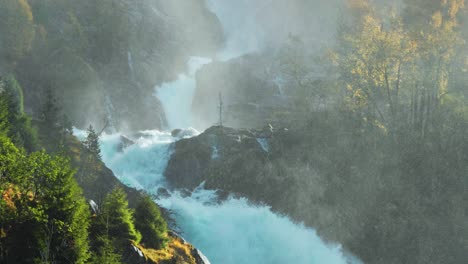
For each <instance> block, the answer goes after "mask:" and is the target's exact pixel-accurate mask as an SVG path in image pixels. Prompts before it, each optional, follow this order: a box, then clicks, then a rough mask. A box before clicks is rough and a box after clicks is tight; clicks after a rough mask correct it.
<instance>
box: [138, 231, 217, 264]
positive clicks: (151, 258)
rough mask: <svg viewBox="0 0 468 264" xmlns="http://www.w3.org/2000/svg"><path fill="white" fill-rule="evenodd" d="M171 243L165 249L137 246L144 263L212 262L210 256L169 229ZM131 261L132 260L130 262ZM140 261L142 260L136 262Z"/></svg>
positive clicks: (208, 263)
mask: <svg viewBox="0 0 468 264" xmlns="http://www.w3.org/2000/svg"><path fill="white" fill-rule="evenodd" d="M168 235H169V243H168V245H167V247H166V248H165V249H160V250H155V249H148V248H145V247H144V246H142V245H138V246H136V248H137V249H138V251H137V252H141V254H142V258H140V261H142V260H144V261H145V262H144V263H150V264H210V261H209V260H208V258H207V257H206V256H205V255H203V253H202V252H201V251H200V250H198V249H197V248H195V247H194V246H193V245H191V244H190V243H188V242H187V241H185V239H184V238H183V237H181V236H180V235H179V234H177V233H175V232H173V231H169V233H168ZM130 263H131V262H130ZM136 263H140V262H136Z"/></svg>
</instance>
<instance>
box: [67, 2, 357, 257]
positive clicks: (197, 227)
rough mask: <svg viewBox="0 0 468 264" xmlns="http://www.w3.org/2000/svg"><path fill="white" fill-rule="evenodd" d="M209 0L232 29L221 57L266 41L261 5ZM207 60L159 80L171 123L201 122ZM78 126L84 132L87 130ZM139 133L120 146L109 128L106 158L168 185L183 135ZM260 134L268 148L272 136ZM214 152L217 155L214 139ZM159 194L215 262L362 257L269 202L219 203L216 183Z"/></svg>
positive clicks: (126, 174)
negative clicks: (201, 82) (196, 114)
mask: <svg viewBox="0 0 468 264" xmlns="http://www.w3.org/2000/svg"><path fill="white" fill-rule="evenodd" d="M262 1H263V0H262ZM264 1H268V0H264ZM207 3H208V6H209V8H210V9H211V10H212V11H213V12H214V13H215V14H216V15H217V16H218V18H219V19H220V22H221V24H222V26H223V29H224V31H225V35H226V37H227V43H226V47H225V48H224V49H223V50H222V51H220V52H219V54H218V59H221V60H228V59H231V58H234V57H237V56H241V55H243V54H246V53H249V52H255V51H258V50H259V49H260V48H261V45H262V43H261V42H260V41H259V38H258V37H259V36H261V34H262V32H261V30H260V29H258V28H256V23H255V14H256V12H257V10H253V9H249V4H250V3H251V1H250V0H238V1H231V0H208V1H207ZM246 12H247V13H246ZM233 13H235V14H234V15H233ZM247 31H248V34H246V32H247ZM208 63H211V59H207V58H199V57H193V58H191V59H190V61H189V62H188V66H189V67H188V68H189V71H188V73H183V74H180V75H179V77H178V79H177V80H175V81H174V82H170V83H164V84H162V85H160V86H157V87H155V96H157V97H158V99H159V100H160V101H161V103H162V105H163V108H164V110H165V113H166V118H167V121H168V129H176V128H187V127H191V126H195V127H196V124H192V118H191V105H192V99H193V95H194V93H195V89H196V80H195V73H196V72H197V70H199V69H200V68H201V67H202V66H203V65H205V64H208ZM75 134H76V135H78V136H81V137H83V136H84V135H83V132H80V131H75ZM135 141H136V142H135V144H134V145H132V146H130V147H128V148H125V149H124V150H123V151H122V152H119V143H120V135H119V134H114V135H105V136H103V137H102V138H101V150H102V157H103V161H104V162H105V163H106V165H107V166H108V167H109V168H111V169H112V171H113V172H114V174H115V175H116V176H117V177H118V178H119V179H120V180H121V181H122V182H123V183H125V184H127V185H129V186H131V187H135V188H137V189H141V190H146V191H147V192H149V193H152V194H157V193H158V190H159V189H160V188H166V187H167V184H166V181H165V179H164V175H163V173H164V170H165V168H166V166H167V163H168V161H169V158H170V155H171V154H172V144H173V143H174V142H175V141H176V138H174V137H172V136H171V135H170V133H166V132H159V131H143V132H141V133H140V134H139V136H138V138H136V139H135ZM258 141H259V144H260V145H261V146H262V148H263V149H264V150H265V151H268V142H267V141H266V140H264V139H258ZM213 153H214V154H213V155H214V156H213V158H216V157H217V156H216V153H217V152H216V147H215V146H214V151H213ZM156 202H157V203H158V204H160V205H161V206H163V207H165V208H167V209H169V210H171V211H172V212H174V217H175V220H176V223H177V225H178V227H180V229H181V231H182V232H183V236H184V237H185V238H186V239H187V240H188V241H189V242H191V243H193V244H194V245H195V246H196V247H198V248H199V249H200V250H201V251H202V252H203V253H204V254H205V255H206V256H207V257H208V258H209V260H210V261H211V262H212V263H214V264H238V263H244V264H249V263H252V264H284V263H294V264H319V263H327V264H342V263H343V264H344V263H359V261H357V260H354V259H350V258H349V257H345V256H344V254H343V252H342V251H341V248H340V246H338V245H327V244H325V243H324V242H323V241H322V240H321V239H320V238H319V237H318V236H317V234H316V232H315V231H314V230H313V229H310V228H306V227H304V226H303V225H300V224H295V223H293V222H292V221H291V220H290V219H288V218H287V217H283V216H279V215H277V214H275V213H273V212H272V211H271V210H270V208H268V207H266V206H254V205H251V204H249V203H248V201H247V200H246V199H236V198H229V199H227V200H226V201H223V202H222V203H219V202H218V201H217V200H216V195H215V193H214V192H213V191H209V190H205V189H204V188H203V187H199V188H197V190H196V191H195V192H193V193H192V194H191V195H190V196H187V195H182V194H181V193H179V191H177V190H175V191H173V192H171V193H170V195H169V196H163V197H160V198H158V200H156Z"/></svg>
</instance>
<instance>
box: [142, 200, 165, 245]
mask: <svg viewBox="0 0 468 264" xmlns="http://www.w3.org/2000/svg"><path fill="white" fill-rule="evenodd" d="M135 227H136V228H137V230H138V231H140V232H141V235H142V239H141V242H142V243H143V244H144V245H145V246H147V247H151V248H155V249H161V248H165V247H166V246H167V243H168V237H167V224H166V221H165V220H164V219H163V218H162V216H161V212H160V211H159V208H158V206H157V205H156V204H155V203H154V201H152V200H151V198H150V197H149V196H147V195H145V196H143V197H142V198H141V199H140V201H139V203H138V205H137V207H136V209H135Z"/></svg>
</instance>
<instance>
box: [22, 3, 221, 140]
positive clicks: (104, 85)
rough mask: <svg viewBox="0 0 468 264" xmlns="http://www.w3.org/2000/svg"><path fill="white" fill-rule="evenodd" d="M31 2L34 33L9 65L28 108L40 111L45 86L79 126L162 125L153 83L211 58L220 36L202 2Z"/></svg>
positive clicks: (128, 127)
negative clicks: (191, 62) (193, 58)
mask: <svg viewBox="0 0 468 264" xmlns="http://www.w3.org/2000/svg"><path fill="white" fill-rule="evenodd" d="M29 2H30V5H31V10H32V13H33V16H34V23H35V27H36V28H37V31H38V32H37V34H36V39H35V40H34V42H33V45H32V49H31V51H30V53H28V54H27V55H26V56H24V57H23V58H22V59H21V60H20V61H18V63H17V64H16V65H17V66H16V68H15V69H14V73H15V75H16V76H17V79H18V80H19V82H20V83H21V85H22V86H23V88H24V90H25V91H24V95H25V106H26V110H27V112H29V113H32V114H34V115H36V116H40V111H41V103H42V101H43V96H42V95H43V91H44V90H46V89H51V90H53V91H54V92H55V94H56V96H57V98H58V101H59V102H60V103H61V107H62V108H63V109H64V112H65V113H66V114H67V115H68V117H69V118H70V119H71V121H72V122H73V125H75V126H77V127H81V128H84V127H87V126H88V125H89V124H93V125H94V126H95V127H102V126H103V123H105V122H106V121H104V119H105V118H107V119H111V120H110V121H111V124H112V126H113V127H114V128H115V129H116V130H118V131H137V130H144V129H154V128H162V127H164V125H165V123H166V120H165V115H164V111H163V109H162V106H161V103H160V102H159V101H158V99H157V98H156V97H155V96H153V94H154V87H155V86H156V85H159V84H162V83H164V82H169V81H172V80H174V79H176V78H177V77H178V75H179V74H180V73H181V72H184V71H185V70H187V69H186V67H187V62H188V60H189V58H190V57H191V56H206V57H212V56H214V54H215V53H216V52H217V51H218V50H219V49H220V47H221V46H222V45H223V41H224V37H223V32H222V29H221V25H220V24H219V21H218V19H217V17H216V16H215V15H214V14H213V13H212V12H210V11H209V9H208V8H207V6H206V3H205V1H203V0H190V1H185V0H175V1H164V0H156V1H153V0H142V1H139V0H138V1H137V0H124V1H117V2H116V1H100V2H99V3H97V4H96V3H94V2H93V1H89V0H83V1H78V2H76V1H75V2H70V1H66V0H58V1H37V0H31V1H29ZM44 10H47V12H44ZM45 14H47V15H45ZM188 17H190V19H187V18H188Z"/></svg>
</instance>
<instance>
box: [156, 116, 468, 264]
mask: <svg viewBox="0 0 468 264" xmlns="http://www.w3.org/2000/svg"><path fill="white" fill-rule="evenodd" d="M334 115H335V114H334V113H332V112H325V113H320V114H319V115H317V116H315V117H313V119H312V121H311V122H310V123H308V124H304V125H303V126H302V127H296V128H289V129H287V128H277V129H276V128H272V127H267V128H265V129H261V130H237V129H230V128H225V127H223V128H222V127H212V128H210V129H208V130H206V131H205V132H204V133H202V134H201V135H199V136H197V137H194V138H190V139H183V140H180V141H178V142H176V143H175V146H174V154H173V155H172V157H171V159H170V161H169V165H168V167H167V169H166V172H165V175H166V178H167V179H168V180H169V182H170V183H171V184H172V186H174V187H177V188H187V189H188V190H191V189H193V188H195V187H197V186H199V185H200V184H202V183H204V187H205V188H208V189H213V190H218V193H219V198H220V199H221V200H222V199H224V198H225V197H226V196H227V195H239V196H243V197H247V198H248V199H249V200H250V201H252V202H254V203H260V204H267V205H270V206H271V207H272V209H273V210H274V211H276V212H278V213H281V214H286V215H288V216H290V217H292V218H293V219H295V220H297V221H300V222H304V223H305V224H306V225H307V226H311V227H314V228H316V230H317V232H318V233H319V234H320V235H321V236H323V237H324V238H325V239H330V240H331V241H337V242H339V243H341V244H342V245H343V246H344V247H345V248H346V249H348V250H350V251H351V252H353V253H354V254H355V255H357V256H358V257H359V258H361V259H362V260H363V261H364V262H365V263H426V261H427V260H428V258H429V256H430V259H431V260H430V261H429V262H431V263H442V262H444V263H462V262H461V260H463V259H464V258H466V253H463V252H464V248H465V247H466V243H464V242H463V241H464V240H463V237H464V236H465V235H466V230H467V229H466V224H463V223H462V222H461V221H460V220H461V219H462V218H463V217H462V215H464V213H463V212H462V211H460V210H459V206H460V204H459V203H460V199H463V198H461V197H465V199H466V192H464V191H462V189H460V188H455V189H456V191H451V192H450V191H449V190H454V189H453V187H451V186H454V185H453V184H454V183H455V182H460V180H459V178H458V176H457V175H458V173H459V172H458V171H459V170H461V171H463V170H464V169H463V168H465V167H466V165H465V164H464V163H456V164H454V163H453V162H454V161H453V160H449V159H447V158H444V157H445V155H444V154H441V153H443V151H444V150H442V149H439V148H438V147H437V146H436V145H426V144H421V143H419V142H418V141H417V140H414V138H412V137H411V136H408V135H407V136H406V139H405V140H402V141H401V142H398V145H399V147H398V148H396V149H395V148H393V147H391V146H392V145H393V144H395V142H394V141H393V139H392V138H390V137H387V136H386V135H385V132H384V131H380V130H379V129H377V130H375V131H374V132H371V133H370V132H369V131H368V132H366V133H367V136H366V137H364V136H363V135H364V134H363V132H362V130H360V129H353V128H352V127H353V126H356V125H357V122H356V120H353V118H352V117H351V116H348V117H342V118H337V117H336V116H334ZM369 135H372V136H369ZM417 149H418V150H419V151H415V150H417ZM421 152H424V153H426V155H429V156H430V158H428V159H424V160H422V159H421V154H420V153H421ZM414 164H418V165H417V166H415V165H414ZM448 164H452V165H448ZM434 168H439V169H434ZM440 168H445V169H443V170H441V169H440ZM442 171H444V173H442ZM428 178H433V179H434V178H436V179H437V182H438V185H437V186H439V187H438V188H442V189H444V188H445V189H446V190H447V191H441V192H440V194H438V193H433V192H430V191H428V190H429V189H431V188H432V187H431V185H430V182H428V181H427V179H428ZM459 184H460V183H459ZM428 188H429V189H428ZM435 197H439V198H435ZM442 212H443V213H442ZM455 227H457V228H455ZM458 227H459V228H458ZM455 230H457V231H455ZM449 241H450V242H449Z"/></svg>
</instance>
